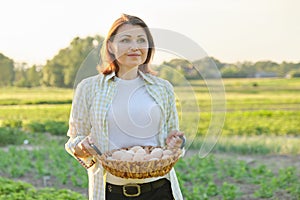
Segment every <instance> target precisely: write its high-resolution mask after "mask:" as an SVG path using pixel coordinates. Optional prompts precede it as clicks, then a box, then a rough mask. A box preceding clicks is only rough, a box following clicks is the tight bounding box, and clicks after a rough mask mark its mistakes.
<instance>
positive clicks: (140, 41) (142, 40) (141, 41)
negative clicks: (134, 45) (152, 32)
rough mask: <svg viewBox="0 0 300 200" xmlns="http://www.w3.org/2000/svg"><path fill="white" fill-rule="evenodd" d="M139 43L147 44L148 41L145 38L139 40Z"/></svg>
mask: <svg viewBox="0 0 300 200" xmlns="http://www.w3.org/2000/svg"><path fill="white" fill-rule="evenodd" d="M137 42H138V43H144V42H146V40H145V39H144V38H139V39H138V40H137Z"/></svg>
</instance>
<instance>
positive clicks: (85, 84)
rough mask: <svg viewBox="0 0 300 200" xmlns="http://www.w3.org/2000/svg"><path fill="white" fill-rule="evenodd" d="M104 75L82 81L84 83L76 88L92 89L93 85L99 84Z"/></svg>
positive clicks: (80, 83)
mask: <svg viewBox="0 0 300 200" xmlns="http://www.w3.org/2000/svg"><path fill="white" fill-rule="evenodd" d="M103 77H104V76H103V74H97V75H94V76H90V77H87V78H84V79H82V81H80V82H79V83H78V85H77V87H76V88H84V89H87V88H91V87H92V86H93V85H96V84H97V83H99V81H100V80H101V79H102V78H103Z"/></svg>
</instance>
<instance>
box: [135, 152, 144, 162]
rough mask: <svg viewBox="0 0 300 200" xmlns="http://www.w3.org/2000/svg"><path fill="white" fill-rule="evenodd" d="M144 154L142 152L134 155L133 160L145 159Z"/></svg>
mask: <svg viewBox="0 0 300 200" xmlns="http://www.w3.org/2000/svg"><path fill="white" fill-rule="evenodd" d="M144 155H145V154H141V153H136V154H134V155H133V158H132V161H143V160H144Z"/></svg>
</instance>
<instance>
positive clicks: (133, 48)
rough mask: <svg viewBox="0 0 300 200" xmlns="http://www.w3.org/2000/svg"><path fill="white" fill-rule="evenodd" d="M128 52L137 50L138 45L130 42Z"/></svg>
mask: <svg viewBox="0 0 300 200" xmlns="http://www.w3.org/2000/svg"><path fill="white" fill-rule="evenodd" d="M130 50H132V51H136V50H138V44H137V43H136V42H132V44H131V46H130Z"/></svg>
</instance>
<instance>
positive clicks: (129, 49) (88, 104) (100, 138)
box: [66, 14, 184, 200]
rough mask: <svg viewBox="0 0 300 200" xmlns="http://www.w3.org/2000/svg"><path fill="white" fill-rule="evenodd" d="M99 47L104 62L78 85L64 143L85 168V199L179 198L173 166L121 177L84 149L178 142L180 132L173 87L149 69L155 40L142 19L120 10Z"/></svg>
mask: <svg viewBox="0 0 300 200" xmlns="http://www.w3.org/2000/svg"><path fill="white" fill-rule="evenodd" d="M103 46H104V53H105V59H106V60H107V63H108V65H107V66H106V67H105V68H104V70H103V71H102V73H100V74H99V75H96V76H94V77H90V78H87V79H85V80H83V81H82V82H81V83H80V84H79V85H78V87H77V89H76V93H75V96H74V100H73V104H72V111H71V115H70V123H69V131H68V136H69V137H70V139H69V141H68V142H67V143H66V150H67V151H68V152H69V153H70V154H71V155H73V156H74V157H76V158H77V159H78V160H80V162H81V164H83V165H84V166H85V167H86V168H88V175H89V199H90V200H104V199H131V197H132V198H134V199H143V200H144V199H145V200H147V199H160V200H163V199H166V200H167V199H176V200H180V199H183V197H182V194H181V191H180V188H179V185H178V181H177V177H176V174H175V171H174V169H172V170H171V171H170V172H169V173H168V174H167V175H165V176H163V177H154V178H146V179H125V178H120V177H116V176H114V175H112V174H110V173H109V172H107V171H106V170H104V169H103V168H102V166H101V164H99V163H98V162H97V161H94V160H93V159H92V156H91V154H90V153H88V152H90V151H92V149H91V147H90V145H89V144H91V143H93V144H94V145H95V146H97V147H98V148H99V149H100V150H101V151H102V152H106V151H110V150H113V149H118V148H123V147H128V146H134V145H143V146H146V145H152V146H164V145H166V144H168V145H173V146H174V145H180V144H181V142H182V141H181V139H180V138H179V136H183V135H184V134H183V133H182V132H180V131H179V127H178V116H177V111H176V105H175V98H174V92H173V87H172V86H171V85H170V84H169V82H167V81H166V80H163V79H160V78H158V77H156V76H154V75H153V72H152V71H151V70H150V68H149V64H150V61H151V59H152V57H153V54H154V42H153V38H152V35H151V33H150V31H149V28H148V27H147V25H146V24H145V23H144V21H143V20H141V19H140V18H138V17H135V16H130V15H125V14H123V15H122V16H121V17H120V18H119V19H117V20H116V21H115V22H114V23H113V25H112V27H111V29H110V31H109V33H108V35H107V38H106V40H105V42H104V45H103ZM132 183H134V187H129V186H128V184H131V185H132ZM127 186H128V187H127ZM124 187H126V188H127V189H128V191H123V190H122V188H124ZM137 187H141V188H142V189H141V192H138V191H136V188H137Z"/></svg>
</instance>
